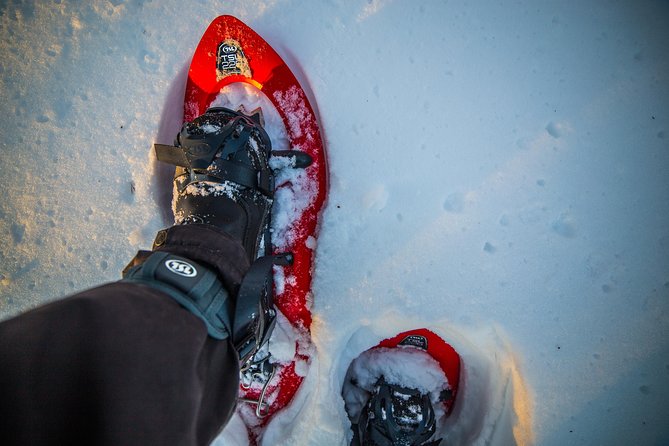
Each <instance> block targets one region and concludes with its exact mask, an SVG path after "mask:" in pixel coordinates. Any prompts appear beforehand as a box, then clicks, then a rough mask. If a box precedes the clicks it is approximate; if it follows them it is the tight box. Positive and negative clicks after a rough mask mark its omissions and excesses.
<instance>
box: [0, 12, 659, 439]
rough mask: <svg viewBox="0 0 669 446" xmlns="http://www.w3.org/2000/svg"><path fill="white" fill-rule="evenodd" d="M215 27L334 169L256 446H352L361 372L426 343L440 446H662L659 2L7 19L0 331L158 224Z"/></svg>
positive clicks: (0, 43)
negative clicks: (450, 374)
mask: <svg viewBox="0 0 669 446" xmlns="http://www.w3.org/2000/svg"><path fill="white" fill-rule="evenodd" d="M220 14H231V15H235V16H237V17H239V18H240V19H242V20H243V21H245V22H246V23H248V24H249V25H250V26H251V27H252V28H254V29H255V30H256V31H257V32H258V33H260V34H261V35H262V36H263V37H264V38H265V39H266V40H267V41H268V42H269V43H270V44H272V45H273V46H274V47H275V48H276V49H277V51H278V52H279V53H280V54H281V55H282V56H283V57H284V58H285V59H286V60H287V61H288V63H289V65H290V66H291V67H292V68H293V69H294V71H295V72H296V74H297V75H298V77H299V78H300V80H301V81H302V82H303V84H304V85H305V86H308V88H309V89H310V92H311V95H312V98H313V99H314V100H315V104H317V107H318V113H319V116H320V119H321V124H322V132H323V136H324V139H325V141H326V144H327V149H328V156H329V167H330V193H329V197H328V204H327V207H326V209H325V211H324V213H323V218H322V225H321V231H320V235H319V237H318V238H317V239H316V240H311V241H310V245H311V246H310V247H312V248H313V249H315V250H316V264H315V270H314V271H315V280H314V289H313V295H314V304H313V313H314V324H313V326H312V331H313V338H314V342H315V344H316V348H317V355H316V359H315V360H314V362H313V364H312V365H311V368H310V369H309V371H308V374H307V376H306V378H305V384H304V385H303V388H302V389H301V391H300V393H299V394H298V396H297V398H296V403H295V405H294V408H292V410H289V411H286V412H285V413H283V414H281V415H280V416H279V417H277V419H276V420H275V421H274V422H273V423H272V424H271V425H270V426H269V428H268V431H267V433H266V434H265V443H266V444H276V445H279V444H285V445H300V444H302V445H345V444H346V443H347V441H348V438H350V437H349V436H350V432H349V431H348V428H347V418H346V413H345V411H344V402H343V399H342V398H341V386H342V383H343V380H344V376H345V373H346V370H347V369H348V366H349V364H350V363H351V361H353V360H354V359H355V358H356V357H358V356H359V355H360V353H362V352H364V351H365V350H367V349H369V348H370V347H372V346H374V345H376V344H377V343H378V342H379V340H380V339H382V338H384V337H389V336H394V335H395V334H397V333H398V332H400V331H403V330H408V329H411V328H417V327H427V328H429V329H431V330H433V331H435V332H436V333H438V334H440V335H441V336H443V337H444V338H445V339H446V340H447V341H449V342H450V343H451V344H452V345H453V346H454V347H455V349H456V350H458V351H459V352H460V353H461V355H462V360H463V384H462V393H461V394H460V395H459V396H458V400H457V401H456V404H455V406H454V412H453V414H452V415H451V417H449V421H448V423H449V424H448V426H446V427H448V428H449V432H451V439H452V442H451V443H450V444H477V443H478V444H497V445H506V444H514V443H515V444H538V445H548V446H553V445H563V444H638V445H659V444H669V428H668V427H667V423H666V420H667V419H669V405H667V403H666V402H667V401H668V400H669V385H668V383H669V312H668V310H669V139H668V136H667V132H668V131H669V87H668V86H669V53H667V51H666V47H667V42H669V28H668V27H667V26H666V24H667V22H668V21H669V5H668V4H667V3H666V2H661V1H640V2H625V1H608V2H576V1H566V2H546V1H533V2H525V3H522V2H511V1H505V0H502V1H500V2H495V3H492V2H477V3H476V4H472V2H465V1H457V0H456V1H449V2H440V1H420V2H419V1H414V2H409V1H404V2H402V1H391V0H369V1H368V0H346V1H344V0H334V1H327V2H326V1H310V2H304V1H296V0H270V1H262V2H261V1H256V0H231V1H226V2H222V1H221V2H216V1H209V2H202V1H192V2H190V1H175V0H164V1H162V0H161V1H147V2H139V1H123V0H111V1H106V0H95V1H91V2H83V3H82V2H74V1H69V0H59V1H53V2H36V1H20V2H19V1H13V0H9V1H4V2H2V3H1V4H0V57H1V60H2V63H1V64H0V110H1V116H2V120H1V123H0V132H1V135H0V136H1V137H0V146H1V147H2V148H1V150H0V172H1V175H0V190H2V194H3V198H2V200H0V313H1V315H2V317H3V318H7V317H10V316H13V315H16V314H18V313H20V312H22V311H25V310H27V309H29V308H33V307H35V306H37V305H39V304H40V303H44V302H47V301H50V300H53V299H57V298H59V297H62V296H65V295H67V294H71V293H74V292H76V291H77V290H81V289H84V288H87V287H90V286H94V285H97V284H99V283H102V282H106V281H111V280H115V279H117V278H118V277H119V271H120V270H121V268H122V267H123V266H124V265H125V263H126V262H127V261H128V260H129V259H130V258H131V257H132V256H133V255H134V253H135V251H136V250H137V249H140V248H147V247H150V246H151V241H152V239H153V236H154V235H155V232H156V231H157V230H158V229H160V228H162V227H165V226H167V225H169V224H170V223H171V221H172V218H173V216H172V215H171V212H170V199H171V192H172V186H171V178H170V177H171V172H170V169H169V168H164V167H162V166H158V164H157V163H156V161H155V158H154V157H153V155H152V154H151V144H152V143H153V142H159V143H164V144H170V143H171V142H172V141H173V138H174V136H175V135H176V133H177V131H178V129H179V126H180V123H181V106H182V98H183V89H184V84H185V76H186V69H187V66H188V64H189V62H190V57H191V56H192V53H193V51H194V49H195V46H196V45H197V43H198V41H199V39H200V36H201V35H202V33H203V32H204V30H205V28H206V27H207V25H208V24H209V23H210V22H211V20H213V19H214V18H215V17H216V16H218V15H220ZM230 94H231V95H232V96H234V95H242V94H243V92H239V91H237V92H231V93H230ZM239 100H241V99H240V98H232V101H233V102H234V101H239ZM296 119H297V118H296ZM289 124H290V125H293V123H289ZM283 202H285V201H283ZM240 423H241V421H240V419H239V418H234V419H233V421H232V422H231V424H230V425H229V426H228V429H227V430H226V432H225V433H224V435H225V438H223V437H222V438H221V439H219V440H218V442H220V443H225V444H226V445H229V444H245V443H246V441H247V439H246V438H245V434H244V429H243V426H241V424H240Z"/></svg>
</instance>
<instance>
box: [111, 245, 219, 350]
mask: <svg viewBox="0 0 669 446" xmlns="http://www.w3.org/2000/svg"><path fill="white" fill-rule="evenodd" d="M122 282H131V283H139V284H143V285H147V286H150V287H152V288H156V289H158V290H160V291H162V292H164V293H165V294H167V295H168V296H170V297H171V298H172V299H174V300H176V301H177V302H179V304H181V305H182V306H183V307H185V308H186V309H187V310H189V311H190V312H191V313H193V314H194V315H195V316H197V317H198V318H200V319H201V320H202V321H203V322H204V323H205V325H206V326H207V333H208V334H209V336H211V337H212V338H215V339H226V338H228V337H230V328H231V326H232V324H231V320H230V318H231V315H232V300H231V299H230V298H229V296H228V292H227V290H226V289H225V287H224V286H223V283H221V281H220V280H218V277H217V276H216V274H215V273H214V272H213V271H211V270H209V269H207V268H205V267H204V266H202V265H200V264H198V263H195V262H193V261H192V260H189V259H186V258H184V257H180V256H176V255H174V254H170V253H167V252H161V251H157V252H154V253H152V254H151V255H150V256H149V257H148V258H147V259H146V261H145V262H144V263H142V264H141V265H137V266H134V267H132V268H130V269H129V270H127V271H126V272H125V273H124V275H123V279H122Z"/></svg>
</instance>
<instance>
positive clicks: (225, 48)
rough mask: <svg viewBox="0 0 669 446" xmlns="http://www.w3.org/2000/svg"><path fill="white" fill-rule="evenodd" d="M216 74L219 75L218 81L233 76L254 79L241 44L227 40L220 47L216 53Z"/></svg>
mask: <svg viewBox="0 0 669 446" xmlns="http://www.w3.org/2000/svg"><path fill="white" fill-rule="evenodd" d="M216 74H217V75H218V76H217V77H218V80H221V79H223V78H224V77H227V76H230V75H233V74H240V75H242V76H245V77H253V76H252V75H251V68H250V67H249V61H248V59H247V58H246V55H245V54H244V51H243V50H242V46H241V45H240V44H239V42H237V41H235V40H233V39H227V40H224V41H223V42H221V43H220V44H219V45H218V50H217V52H216Z"/></svg>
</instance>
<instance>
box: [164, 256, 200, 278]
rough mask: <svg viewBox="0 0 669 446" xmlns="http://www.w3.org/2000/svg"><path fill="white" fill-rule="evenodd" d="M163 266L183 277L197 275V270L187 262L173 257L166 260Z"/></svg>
mask: <svg viewBox="0 0 669 446" xmlns="http://www.w3.org/2000/svg"><path fill="white" fill-rule="evenodd" d="M165 266H166V267H167V269H169V270H170V271H172V272H173V273H174V274H178V275H180V276H183V277H195V276H197V270H196V269H195V267H194V266H193V265H191V264H190V263H188V262H184V261H183V260H175V259H170V260H166V261H165Z"/></svg>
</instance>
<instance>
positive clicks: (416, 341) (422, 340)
mask: <svg viewBox="0 0 669 446" xmlns="http://www.w3.org/2000/svg"><path fill="white" fill-rule="evenodd" d="M399 345H411V346H414V347H418V348H422V349H423V350H427V338H426V337H425V336H420V335H409V336H407V337H406V338H404V339H402V342H400V343H399Z"/></svg>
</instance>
